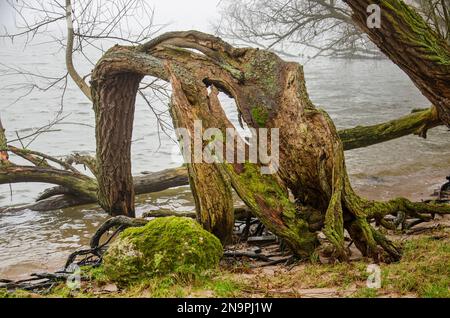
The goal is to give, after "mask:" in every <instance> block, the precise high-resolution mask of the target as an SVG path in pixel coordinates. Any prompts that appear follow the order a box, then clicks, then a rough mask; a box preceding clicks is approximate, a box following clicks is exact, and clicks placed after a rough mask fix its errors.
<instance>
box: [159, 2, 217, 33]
mask: <svg viewBox="0 0 450 318" xmlns="http://www.w3.org/2000/svg"><path fill="white" fill-rule="evenodd" d="M219 2H220V0H190V1H189V0H152V1H151V3H153V5H154V8H155V19H156V21H155V22H156V23H172V24H171V25H170V26H169V29H170V30H187V29H196V30H200V31H211V30H210V28H209V27H210V23H211V22H216V21H217V20H218V19H219V14H218V8H217V5H218V3H219Z"/></svg>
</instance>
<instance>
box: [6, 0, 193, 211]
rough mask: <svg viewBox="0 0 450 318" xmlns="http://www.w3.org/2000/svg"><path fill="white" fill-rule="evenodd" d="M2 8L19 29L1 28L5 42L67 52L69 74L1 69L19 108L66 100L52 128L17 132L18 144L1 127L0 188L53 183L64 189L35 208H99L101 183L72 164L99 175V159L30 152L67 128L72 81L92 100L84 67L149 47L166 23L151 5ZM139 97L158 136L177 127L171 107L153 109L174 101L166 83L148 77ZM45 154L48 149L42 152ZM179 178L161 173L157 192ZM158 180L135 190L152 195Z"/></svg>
mask: <svg viewBox="0 0 450 318" xmlns="http://www.w3.org/2000/svg"><path fill="white" fill-rule="evenodd" d="M3 5H5V6H8V9H9V11H12V12H13V13H14V15H15V26H14V27H13V28H11V27H10V28H8V27H7V26H3V27H2V29H1V30H0V39H2V40H3V41H8V40H10V41H11V42H12V43H14V44H15V45H23V46H24V48H25V49H27V48H28V46H30V45H33V49H35V48H36V46H46V47H50V48H52V49H53V52H54V53H55V54H56V53H60V52H61V51H62V52H64V53H65V54H64V56H65V68H64V67H61V68H60V69H58V68H55V69H56V73H55V74H45V72H40V70H39V69H38V70H31V69H26V68H24V67H23V66H22V65H20V64H18V65H10V64H8V65H6V64H3V63H0V76H1V77H12V78H14V79H16V78H17V79H19V81H18V83H17V84H12V85H13V86H14V88H15V89H16V91H17V92H19V93H18V94H19V96H18V97H17V99H16V100H15V102H18V101H20V100H22V99H27V98H31V97H32V96H33V94H39V93H44V94H46V93H49V92H50V91H51V90H53V91H55V93H57V94H60V108H59V111H58V113H57V115H56V116H55V118H49V122H48V123H46V124H44V125H42V126H41V127H31V128H33V132H31V133H29V134H27V135H19V133H18V132H16V137H17V138H9V140H8V141H7V140H6V136H5V133H4V129H3V126H1V127H0V128H1V134H0V137H2V138H3V139H2V140H0V143H1V146H0V149H1V150H0V155H1V158H3V159H2V160H3V161H4V162H5V164H3V165H2V169H1V170H2V171H1V172H0V175H1V176H0V179H1V181H0V183H2V184H4V183H6V184H7V183H15V182H47V183H51V184H56V185H58V187H57V188H53V189H50V190H49V191H45V192H44V193H43V195H42V196H40V197H39V198H38V205H37V206H36V208H40V209H55V208H56V209H57V208H62V207H65V206H68V205H74V204H75V205H76V204H82V203H84V202H86V200H87V201H91V202H92V201H94V202H95V201H96V198H97V196H96V194H95V189H96V186H95V184H96V181H95V179H93V178H90V177H87V176H85V175H83V174H81V173H80V171H78V170H77V169H75V168H74V167H72V164H83V165H85V166H87V167H89V168H90V170H91V171H92V172H93V173H94V175H95V171H94V169H93V167H95V158H90V157H87V156H80V155H77V154H75V155H72V156H68V157H66V158H63V159H57V158H53V157H51V156H49V155H47V154H45V153H43V152H37V151H33V150H31V149H30V146H31V144H32V143H33V141H34V140H36V138H38V137H39V136H40V135H41V134H43V133H47V132H56V131H59V129H58V128H56V126H59V125H63V124H65V123H68V122H65V120H66V119H67V117H68V115H64V114H63V107H64V100H65V95H66V90H67V85H68V81H69V80H70V79H72V80H73V81H74V83H75V84H76V85H77V87H78V88H79V89H80V92H81V93H82V94H83V95H84V96H85V97H86V98H87V99H89V100H90V101H92V98H91V87H90V85H89V80H90V71H87V73H85V74H82V71H80V69H86V65H87V66H89V65H90V66H91V68H93V67H94V66H95V61H96V60H98V58H99V57H100V56H101V55H102V54H104V53H105V49H104V47H106V48H108V47H110V46H112V45H113V44H122V45H137V44H139V43H141V42H145V41H148V40H149V39H150V38H152V37H154V36H155V34H156V33H158V32H159V31H160V30H161V29H162V28H163V27H164V25H156V24H155V23H154V21H153V20H154V10H153V9H152V8H151V7H150V5H149V4H148V2H147V1H145V0H119V1H100V0H95V1H90V0H45V1H41V0H19V1H17V0H6V2H5V3H3ZM77 66H84V67H80V68H78V67H77ZM8 88H10V86H9V87H8ZM139 96H140V97H141V102H143V103H146V104H147V105H148V106H149V108H150V110H151V111H152V112H153V114H154V115H155V117H156V118H157V122H158V133H160V131H163V132H168V130H170V129H171V127H172V125H171V123H170V120H169V119H170V117H169V115H168V109H162V110H159V109H158V108H157V107H155V106H154V101H156V100H164V99H165V100H168V98H169V95H168V92H167V90H166V84H165V83H163V82H161V81H159V80H157V79H154V78H146V79H145V80H144V81H142V82H141V83H140V88H139ZM15 102H14V103H15ZM165 104H167V103H165ZM43 107H46V106H43ZM49 107H50V105H49ZM71 124H78V125H86V124H85V123H71ZM7 126H8V123H5V128H7ZM26 128H29V127H26ZM46 151H48V150H44V152H46ZM8 152H10V153H11V154H13V155H14V156H18V157H22V158H23V159H25V160H27V161H28V162H29V163H31V164H32V165H31V166H26V167H24V166H17V165H15V164H13V163H12V162H11V161H9V160H8V159H9V158H8V156H7V155H8ZM12 159H15V158H12ZM48 162H50V163H53V164H56V166H52V165H51V164H49V163H48ZM43 165H45V167H44V166H43ZM17 167H20V168H17ZM173 172H174V171H171V172H169V174H170V176H169V175H167V174H164V173H163V176H165V177H164V178H163V179H164V180H165V182H166V185H165V186H163V187H162V188H161V187H160V186H157V189H159V190H161V189H164V187H170V186H176V185H179V183H180V182H181V183H183V182H184V183H185V181H184V179H185V177H184V176H181V178H180V179H177V178H178V174H177V173H173ZM156 177H157V178H156V179H153V180H158V181H160V183H161V180H160V178H161V175H157V176H156ZM152 178H153V177H147V178H141V179H137V184H139V185H140V186H141V187H142V188H141V189H142V190H141V191H148V192H153V191H154V189H156V188H153V189H152V185H151V184H150V183H149V182H148V180H150V179H152ZM63 179H64V180H65V181H63ZM152 182H153V181H152ZM162 183H164V181H163V182H162ZM153 184H155V183H154V182H153ZM92 190H93V191H92ZM60 195H65V197H58V198H57V200H56V201H50V202H41V201H42V200H46V199H48V198H49V197H50V196H60ZM75 196H77V197H78V198H75Z"/></svg>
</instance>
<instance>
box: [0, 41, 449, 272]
mask: <svg viewBox="0 0 450 318" xmlns="http://www.w3.org/2000/svg"><path fill="white" fill-rule="evenodd" d="M0 62H1V63H3V64H7V65H18V64H17V63H18V62H20V65H21V67H23V68H25V69H31V70H39V71H40V72H41V73H42V74H46V75H47V74H54V75H55V76H56V75H57V74H58V70H61V69H62V68H63V67H64V60H63V59H62V57H61V56H60V54H57V55H52V54H50V53H47V52H46V51H45V49H43V48H42V47H39V49H38V50H33V49H31V50H30V49H27V50H26V51H22V50H20V49H13V48H12V47H11V46H9V45H5V44H0ZM89 67H90V66H89V65H87V66H83V67H82V68H83V69H84V70H83V71H87V70H89ZM2 68H3V69H4V67H1V66H0V75H1V74H3V75H4V74H5V70H1V69H2ZM305 73H306V80H307V86H308V89H309V92H310V95H311V99H312V100H313V102H314V103H315V104H316V105H317V106H318V107H321V108H324V109H325V110H326V111H328V112H329V114H330V115H331V117H332V118H333V119H334V121H335V123H336V125H337V126H338V128H349V127H353V126H356V125H368V124H375V123H379V122H383V121H386V120H389V119H393V118H396V117H399V116H402V115H405V114H408V113H409V112H410V111H411V110H412V109H413V108H424V107H427V106H428V105H429V102H428V101H427V100H426V99H425V98H424V97H423V96H422V95H421V94H420V92H419V91H418V90H417V89H416V88H415V87H414V86H413V84H412V83H411V82H410V80H409V79H408V78H407V77H406V76H405V75H404V74H403V73H402V72H401V71H400V70H399V69H398V68H397V67H396V66H394V65H393V64H392V63H391V62H390V61H343V60H316V61H313V62H310V63H308V64H307V65H305ZM0 79H1V81H0V86H3V90H1V91H0V112H1V116H2V117H1V118H2V121H3V124H4V126H5V127H6V129H7V137H8V138H9V139H10V140H12V139H15V138H16V131H17V132H18V133H19V134H20V135H21V136H24V135H27V134H29V133H30V132H31V131H32V129H33V128H36V127H41V126H43V125H45V124H47V123H48V122H49V120H51V119H52V118H53V117H54V116H55V114H56V113H57V112H58V111H59V109H60V105H59V101H60V99H59V98H60V93H61V92H60V91H53V92H47V93H38V94H34V95H32V97H30V98H26V99H23V100H20V101H18V102H17V103H15V104H14V105H11V104H12V103H13V102H14V101H15V100H16V99H17V97H19V96H20V94H21V92H20V91H18V89H17V86H9V85H11V84H15V83H16V84H17V83H19V84H20V83H23V82H24V81H25V80H26V79H25V78H24V77H22V76H14V77H9V76H1V77H0ZM224 103H225V104H226V108H227V111H228V114H229V116H230V118H232V119H236V117H237V114H236V110H235V109H234V107H233V105H232V104H231V103H230V102H229V101H226V100H224ZM157 107H159V108H160V109H164V107H165V106H164V104H162V103H159V104H158V105H157ZM63 115H68V117H67V118H66V119H65V123H64V124H62V125H58V126H55V128H56V129H58V130H60V131H59V132H54V133H48V134H44V135H41V136H40V138H38V139H37V140H36V141H35V142H33V144H32V146H31V147H30V148H32V149H34V150H37V151H42V152H46V153H48V154H50V155H53V156H57V157H63V156H65V155H68V154H70V153H72V152H79V153H86V154H93V153H94V149H95V139H94V128H93V125H94V116H93V111H92V106H91V104H90V103H89V101H87V100H86V98H85V97H84V96H82V95H81V93H80V92H79V91H78V90H77V89H76V88H75V87H74V85H73V84H72V83H69V87H68V90H67V93H66V98H65V105H64V109H63ZM156 127H157V124H156V121H155V117H154V115H153V114H152V112H150V111H149V109H148V108H147V106H145V105H144V104H143V103H142V101H138V104H137V111H136V122H135V127H134V137H133V139H134V143H133V149H132V152H133V171H134V174H139V173H141V172H143V171H158V170H162V169H166V168H171V167H177V166H179V165H180V164H181V157H180V156H179V154H178V152H177V150H176V149H177V146H176V145H175V144H174V143H173V141H172V140H171V139H170V138H169V137H167V136H165V135H164V134H163V135H161V136H159V134H158V130H157V128H156ZM346 160H347V168H348V170H349V173H350V176H351V179H352V182H353V185H354V187H355V189H356V190H357V191H358V192H359V193H361V194H362V195H364V196H366V197H369V198H372V199H381V200H385V199H389V198H393V197H396V196H406V197H409V198H411V199H415V200H418V199H422V198H427V197H428V196H429V195H430V193H432V192H433V190H434V189H435V188H437V187H439V185H441V184H442V183H443V182H444V181H445V176H446V175H450V134H449V133H448V132H447V131H446V129H444V128H438V129H434V130H432V131H430V132H429V137H428V139H427V140H423V139H419V138H418V137H415V136H409V137H405V138H402V139H399V140H395V141H391V142H387V143H384V144H381V145H377V146H373V147H369V148H365V149H359V150H354V151H350V152H346ZM18 162H19V161H18ZM46 187H48V185H44V184H13V185H11V188H10V186H9V185H0V206H6V205H11V204H19V203H28V202H31V201H32V200H33V199H34V198H35V197H36V195H37V194H38V193H39V192H40V191H42V190H43V189H45V188H46ZM11 190H12V195H11ZM193 208H194V204H193V201H192V198H191V196H190V193H189V189H188V188H180V189H171V190H168V191H165V192H163V193H158V194H152V195H147V196H143V197H140V198H139V200H138V214H140V213H142V212H144V211H148V210H157V209H167V210H178V211H187V210H192V209H193ZM105 219H106V216H105V215H104V214H103V213H101V212H100V211H99V210H98V208H97V207H95V206H86V207H78V208H72V209H67V210H64V211H51V212H35V211H29V210H25V211H21V212H14V213H4V214H0V277H3V278H5V277H6V278H7V277H9V278H17V277H23V276H24V275H25V276H26V275H27V274H29V273H31V272H39V271H47V270H54V269H57V268H59V267H60V266H61V265H62V264H63V263H64V260H65V258H66V257H67V255H68V254H69V253H70V252H71V251H73V250H74V249H77V248H80V247H82V246H85V245H86V244H87V243H88V242H89V239H90V236H91V235H92V233H93V232H94V231H95V229H96V227H98V225H99V224H101V222H103V221H104V220H105Z"/></svg>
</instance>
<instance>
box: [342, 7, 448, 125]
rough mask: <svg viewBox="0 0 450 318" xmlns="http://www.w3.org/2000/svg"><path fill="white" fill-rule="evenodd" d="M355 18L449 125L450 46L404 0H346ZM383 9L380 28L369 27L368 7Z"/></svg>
mask: <svg viewBox="0 0 450 318" xmlns="http://www.w3.org/2000/svg"><path fill="white" fill-rule="evenodd" d="M344 1H345V2H346V3H347V4H348V5H349V6H350V7H351V8H352V10H353V16H352V18H353V20H354V21H355V23H356V24H357V25H358V26H359V27H360V28H361V30H363V31H364V32H365V33H367V34H368V36H369V37H370V39H371V40H372V42H374V43H375V44H376V45H377V46H378V47H379V48H380V49H381V51H383V52H384V53H385V54H386V55H387V56H388V57H389V59H391V60H392V61H393V62H394V63H395V64H397V65H398V66H399V67H400V68H401V69H402V70H403V71H404V72H405V73H406V74H408V76H409V77H410V78H411V80H412V81H413V82H414V84H415V85H416V86H417V87H418V88H419V89H420V91H421V92H422V93H423V95H424V96H425V97H427V98H428V99H429V100H430V102H431V103H432V104H433V105H435V106H436V108H437V111H438V114H439V118H440V119H441V121H442V122H444V123H445V124H446V125H447V126H449V127H450V85H449V83H450V47H449V45H448V43H447V42H446V40H445V39H443V38H442V37H440V36H439V35H438V34H437V33H436V32H434V31H433V30H432V29H431V27H430V26H429V25H427V23H426V22H425V21H424V19H422V17H421V16H420V15H419V14H418V13H417V12H416V11H415V10H414V9H413V8H411V7H409V6H408V5H407V4H406V3H405V2H404V1H402V0H344ZM371 4H378V5H379V6H380V8H381V27H380V28H369V27H368V25H367V18H368V15H369V14H368V13H367V8H368V6H369V5H371Z"/></svg>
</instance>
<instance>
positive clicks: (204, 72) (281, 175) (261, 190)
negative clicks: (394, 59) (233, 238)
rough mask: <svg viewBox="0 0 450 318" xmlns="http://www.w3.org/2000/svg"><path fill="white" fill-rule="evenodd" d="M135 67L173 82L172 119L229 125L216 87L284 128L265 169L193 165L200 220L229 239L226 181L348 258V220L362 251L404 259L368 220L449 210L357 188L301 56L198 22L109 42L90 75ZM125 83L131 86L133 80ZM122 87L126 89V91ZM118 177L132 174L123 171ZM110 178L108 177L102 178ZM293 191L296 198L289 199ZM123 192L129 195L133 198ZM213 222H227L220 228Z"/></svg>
mask: <svg viewBox="0 0 450 318" xmlns="http://www.w3.org/2000/svg"><path fill="white" fill-rule="evenodd" d="M186 49H195V50H196V52H193V51H191V50H186ZM130 72H132V73H133V74H136V76H143V75H152V76H156V77H158V78H161V79H164V80H168V81H170V82H171V84H172V88H173V97H172V105H171V110H172V115H173V118H174V122H175V126H176V127H183V128H186V129H188V130H189V131H190V132H191V134H192V135H193V134H194V131H193V122H194V121H195V120H196V119H201V120H203V124H204V127H205V128H210V127H215V128H218V129H220V130H222V132H224V130H225V129H226V128H227V127H230V125H231V124H230V122H229V121H228V119H227V118H226V115H225V114H224V112H223V110H222V107H221V106H220V102H219V100H218V98H217V92H218V90H220V91H222V92H224V93H226V94H228V95H229V96H231V97H233V98H234V99H235V100H236V104H237V106H238V109H239V112H240V113H241V116H242V119H243V120H244V121H245V122H246V123H247V125H249V126H250V127H253V128H261V127H265V128H277V129H279V135H280V147H279V151H280V160H279V166H278V168H279V169H278V170H276V171H277V172H276V173H274V174H271V175H265V174H262V173H261V169H260V168H261V167H262V165H261V164H255V163H250V162H248V161H246V162H245V163H238V162H230V161H228V162H226V161H225V162H220V161H219V162H215V163H213V164H209V165H207V164H197V163H194V164H192V165H190V166H189V175H190V184H191V188H192V191H193V193H194V197H195V198H196V206H197V212H198V219H199V220H200V222H202V224H203V225H204V226H205V228H208V229H210V230H211V231H213V233H215V234H217V235H218V236H220V237H221V238H222V240H225V241H226V239H227V237H228V236H227V234H226V233H225V234H224V233H223V230H227V229H226V225H227V224H230V223H229V222H230V220H231V216H230V208H229V204H228V202H229V201H228V199H229V190H228V187H229V185H231V186H232V187H233V188H234V189H235V190H236V192H237V193H238V195H239V196H240V197H241V199H242V200H243V201H244V202H245V203H246V204H247V206H248V207H249V208H250V209H251V210H252V213H253V214H254V215H255V216H257V217H258V218H260V219H261V221H262V222H263V223H264V224H265V225H266V226H267V227H268V228H269V229H270V230H271V231H273V232H274V233H275V234H276V235H278V236H279V237H281V238H282V239H284V241H285V242H286V243H287V244H288V245H289V246H290V247H291V248H292V250H293V251H294V252H295V253H296V254H297V255H299V256H301V257H308V256H309V255H311V253H313V251H314V248H315V247H316V245H317V238H316V232H317V231H323V232H324V233H325V234H326V236H327V238H328V239H329V241H330V242H332V243H333V245H334V246H335V248H336V256H337V257H339V258H341V259H345V258H346V257H347V253H346V249H345V246H344V229H347V230H348V232H349V233H350V235H351V236H352V238H353V240H354V241H355V243H356V246H357V247H358V248H359V249H360V250H361V251H362V253H363V254H364V255H367V256H371V257H378V256H379V255H380V252H381V251H383V250H384V251H385V252H387V253H388V254H389V255H390V256H391V257H393V258H395V259H397V258H398V257H399V256H400V252H399V250H398V248H397V247H396V246H394V245H393V244H392V243H390V242H389V241H388V240H387V239H386V238H385V237H384V236H383V235H381V234H380V232H378V231H377V230H375V229H374V228H373V227H372V226H371V225H370V222H371V220H374V219H377V220H382V219H383V218H384V216H385V215H386V214H390V213H397V212H398V211H403V212H405V213H409V214H413V215H414V214H417V213H419V212H420V213H449V212H450V207H449V206H446V205H433V204H423V203H420V204H415V203H411V202H409V201H407V200H404V199H397V200H393V201H391V202H384V203H381V202H380V203H379V202H372V201H367V200H365V199H362V198H360V197H358V196H357V195H356V194H355V193H354V192H353V190H352V188H351V185H350V182H349V179H348V176H347V172H346V168H345V160H344V146H343V143H342V141H341V139H340V138H339V135H338V132H337V131H336V128H335V127H334V125H333V122H332V121H331V119H330V118H329V117H328V115H327V114H326V113H325V112H324V111H321V110H317V109H316V108H315V107H314V105H313V104H312V102H311V101H310V100H309V97H308V94H307V91H306V87H305V81H304V76H303V71H302V67H301V66H300V65H298V64H297V63H289V62H285V61H283V60H281V59H280V58H279V57H277V56H276V55H275V54H273V53H270V52H267V51H263V50H257V49H236V48H233V47H232V46H230V45H229V44H227V43H225V42H223V41H222V40H220V39H218V38H215V37H213V36H210V35H207V34H203V33H200V32H196V31H188V32H172V33H168V34H165V35H163V36H161V37H159V38H157V39H155V40H153V41H151V42H149V43H147V44H145V45H142V46H140V47H135V48H133V47H120V46H116V47H114V48H112V49H111V50H110V51H108V52H107V53H106V54H105V55H104V57H103V58H102V59H101V60H100V61H99V63H98V64H97V67H96V70H95V71H94V75H93V82H94V83H95V84H96V85H95V87H97V82H98V81H105V82H107V81H110V80H111V81H112V80H113V79H114V78H116V77H118V76H122V75H121V74H129V73H130ZM121 88H122V89H123V90H124V89H126V85H122V86H121ZM208 88H209V89H210V90H211V92H208ZM104 90H107V86H104ZM93 93H94V94H93V96H95V98H94V103H96V104H103V103H105V101H104V100H103V99H104V96H102V94H97V90H95V89H94V90H93ZM115 94H117V95H119V96H123V95H124V94H125V92H117V91H116V92H115ZM125 105H128V103H125ZM98 109H99V110H100V112H101V111H103V109H100V108H98ZM126 109H127V110H128V109H130V108H129V107H127V108H126ZM105 110H106V109H105ZM100 112H97V115H98V116H104V114H101V113H100ZM116 115H117V117H115V119H114V120H115V123H116V125H118V126H122V127H123V126H124V125H126V124H127V120H126V118H124V116H121V115H119V114H118V112H117V113H116ZM388 130H389V129H388ZM381 131H385V130H383V129H381ZM118 137H119V138H121V139H120V140H121V142H122V143H126V142H127V141H129V139H127V140H125V139H126V138H128V137H126V136H125V135H121V136H118ZM389 138H390V137H389ZM369 144H370V142H369ZM113 149H114V147H113V144H109V143H100V148H98V151H99V152H102V151H103V152H104V153H105V154H109V155H105V156H99V157H98V165H99V166H101V165H105V166H109V165H111V164H113V163H114V162H115V160H116V159H115V158H114V157H113ZM272 150H274V149H272ZM126 164H127V167H122V169H123V170H122V171H125V170H126V172H127V173H128V171H131V166H130V165H129V162H128V161H127V162H126ZM272 168H273V167H272ZM99 173H100V174H103V176H100V179H101V178H105V177H108V176H106V175H104V174H105V171H103V172H102V171H100V172H99ZM113 176H114V175H113ZM116 176H117V179H118V180H125V179H124V176H118V175H116ZM114 177H115V176H114ZM117 182H118V181H113V182H111V183H110V184H115V183H117ZM105 185H106V183H101V184H100V187H104V186H105ZM101 191H105V193H107V192H108V191H111V190H108V189H103V190H101ZM289 191H290V192H291V193H292V194H293V196H294V198H295V201H292V200H291V199H290V197H289ZM125 195H128V196H131V195H133V193H132V192H131V191H130V192H128V193H126V194H125ZM116 198H117V199H119V197H116ZM126 200H127V201H126V202H129V198H127V199H126ZM107 203H109V204H111V203H113V202H112V201H111V202H107ZM118 203H120V202H118ZM212 220H213V221H212ZM214 224H216V225H222V226H223V228H222V227H220V230H219V227H214ZM228 231H229V230H228Z"/></svg>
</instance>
